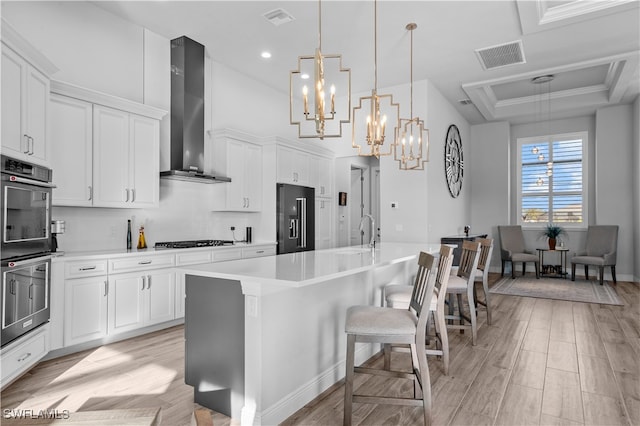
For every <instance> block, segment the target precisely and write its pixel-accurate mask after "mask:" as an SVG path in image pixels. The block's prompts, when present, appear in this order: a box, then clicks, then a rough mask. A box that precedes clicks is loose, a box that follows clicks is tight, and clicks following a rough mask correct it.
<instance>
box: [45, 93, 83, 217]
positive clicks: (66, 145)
mask: <svg viewBox="0 0 640 426" xmlns="http://www.w3.org/2000/svg"><path fill="white" fill-rule="evenodd" d="M50 113H51V126H50V128H51V144H52V145H53V146H54V147H55V149H54V150H52V151H51V166H52V168H53V170H54V171H55V172H54V173H53V183H54V184H55V185H56V188H54V190H53V198H52V202H53V205H55V206H78V207H88V206H91V205H92V200H91V199H92V192H93V188H92V187H93V178H92V171H93V165H92V158H93V149H92V122H93V116H92V115H93V106H92V104H90V103H89V102H84V101H81V100H78V99H74V98H69V97H67V96H61V95H56V94H55V93H54V94H52V95H51V111H50Z"/></svg>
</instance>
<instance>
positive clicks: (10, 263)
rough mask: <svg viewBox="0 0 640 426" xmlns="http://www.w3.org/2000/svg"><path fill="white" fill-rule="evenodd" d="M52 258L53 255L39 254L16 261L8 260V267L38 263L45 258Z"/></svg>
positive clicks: (45, 259)
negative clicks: (38, 255)
mask: <svg viewBox="0 0 640 426" xmlns="http://www.w3.org/2000/svg"><path fill="white" fill-rule="evenodd" d="M52 258H53V255H47V256H40V257H33V258H31V259H26V260H18V261H15V262H13V261H9V262H8V263H9V265H8V266H9V268H15V267H16V266H25V265H29V264H31V263H39V262H44V261H47V260H50V259H52Z"/></svg>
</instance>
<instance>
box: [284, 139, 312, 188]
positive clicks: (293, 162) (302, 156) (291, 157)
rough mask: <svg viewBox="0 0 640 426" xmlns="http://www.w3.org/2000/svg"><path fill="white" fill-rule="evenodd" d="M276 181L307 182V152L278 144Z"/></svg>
mask: <svg viewBox="0 0 640 426" xmlns="http://www.w3.org/2000/svg"><path fill="white" fill-rule="evenodd" d="M277 153H278V159H277V161H278V182H281V183H293V184H296V185H308V184H309V154H307V153H306V152H302V151H298V150H296V149H291V148H288V147H283V146H279V147H278V149H277Z"/></svg>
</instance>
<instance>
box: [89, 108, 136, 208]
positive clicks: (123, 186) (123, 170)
mask: <svg viewBox="0 0 640 426" xmlns="http://www.w3.org/2000/svg"><path fill="white" fill-rule="evenodd" d="M93 149H94V156H93V205H94V206H97V207H129V206H128V205H127V204H128V203H129V202H130V200H131V196H132V194H131V191H130V188H129V187H128V185H129V114H128V113H126V112H124V111H119V110H116V109H113V108H107V107H104V106H99V105H95V106H94V107H93Z"/></svg>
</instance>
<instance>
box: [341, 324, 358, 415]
mask: <svg viewBox="0 0 640 426" xmlns="http://www.w3.org/2000/svg"><path fill="white" fill-rule="evenodd" d="M355 350H356V336H355V335H353V334H349V335H347V359H346V361H345V364H346V368H347V373H346V375H345V377H344V418H343V425H344V426H351V415H352V411H353V376H354V372H353V368H354V365H353V364H354V360H355Z"/></svg>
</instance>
